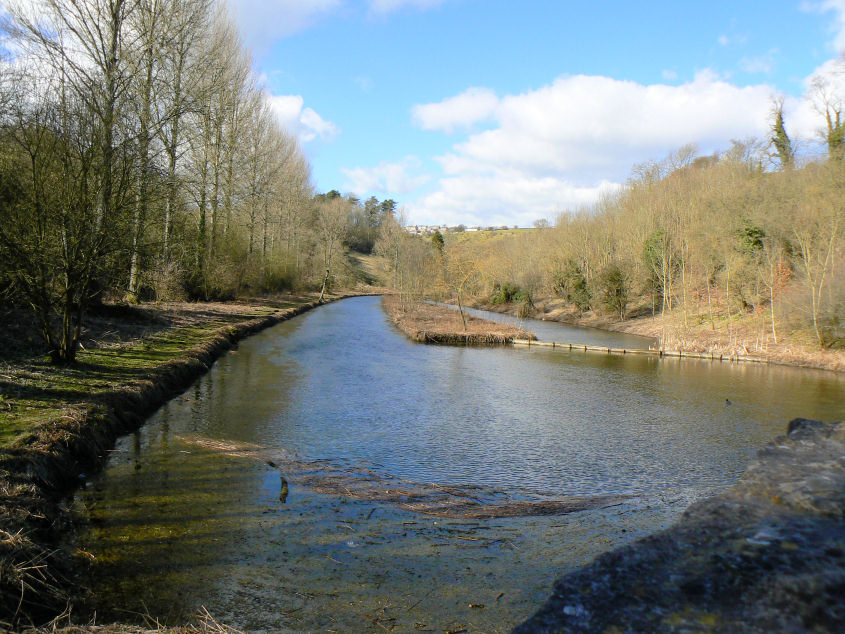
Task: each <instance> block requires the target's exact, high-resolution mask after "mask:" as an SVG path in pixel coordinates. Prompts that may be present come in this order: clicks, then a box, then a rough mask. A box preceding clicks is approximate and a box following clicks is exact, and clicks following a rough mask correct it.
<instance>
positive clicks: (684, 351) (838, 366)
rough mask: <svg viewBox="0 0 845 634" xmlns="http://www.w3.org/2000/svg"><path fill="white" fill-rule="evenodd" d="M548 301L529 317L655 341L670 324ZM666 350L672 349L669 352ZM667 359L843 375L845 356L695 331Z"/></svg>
mask: <svg viewBox="0 0 845 634" xmlns="http://www.w3.org/2000/svg"><path fill="white" fill-rule="evenodd" d="M551 301H552V299H551V298H548V297H546V298H539V299H538V300H537V302H536V306H535V307H534V308H533V309H532V310H531V314H530V315H529V317H530V318H531V319H539V320H541V321H553V322H558V323H561V324H566V325H568V326H578V327H581V328H595V329H597V330H604V331H606V332H619V333H623V334H626V335H637V336H640V337H649V338H652V339H654V340H655V341H659V340H660V334H661V329H663V328H665V327H666V326H669V327H672V326H673V324H671V323H667V322H669V321H670V320H669V319H667V318H664V317H662V316H657V317H656V318H655V317H653V316H652V315H647V316H633V317H628V318H627V319H625V320H624V321H623V320H620V319H618V318H616V317H613V316H611V315H600V314H597V313H595V312H593V311H590V312H587V313H581V314H579V313H578V311H577V310H574V309H573V310H569V311H566V310H563V311H562V310H559V309H552V310H548V306H549V302H551ZM470 305H471V306H472V308H477V309H481V310H488V311H490V312H494V313H502V314H506V315H511V316H513V317H520V316H521V315H520V314H519V311H520V310H522V307H521V305H518V304H513V303H510V304H492V303H490V302H487V301H484V300H478V299H477V300H476V301H473V302H471V304H470ZM669 347H671V348H672V349H671V350H670V349H669ZM666 352H669V353H670V354H668V355H666V356H673V357H687V358H701V359H713V360H716V361H719V360H724V361H736V362H748V363H762V364H768V365H783V366H789V367H798V368H810V369H815V370H827V371H830V372H837V373H845V353H843V352H832V351H817V350H812V349H809V348H807V347H806V346H804V345H798V344H794V345H792V346H790V352H789V354H788V355H787V354H783V353H770V352H766V351H755V352H754V353H751V352H749V351H748V350H746V349H741V348H740V347H738V346H729V345H724V344H722V345H719V344H715V345H714V343H713V342H712V341H707V340H706V339H705V338H703V337H702V336H700V335H699V334H698V333H696V331H695V330H694V329H693V330H690V331H689V332H688V333H687V334H686V336H685V338H684V341H683V345H676V342H669V344H668V345H667V346H666Z"/></svg>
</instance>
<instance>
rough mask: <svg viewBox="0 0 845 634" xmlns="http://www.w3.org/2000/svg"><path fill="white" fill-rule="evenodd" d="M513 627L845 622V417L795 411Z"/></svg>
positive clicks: (524, 633) (765, 626)
mask: <svg viewBox="0 0 845 634" xmlns="http://www.w3.org/2000/svg"><path fill="white" fill-rule="evenodd" d="M514 631H515V632H516V633H518V634H528V633H534V632H654V631H664V632H699V631H720V632H806V631H815V632H843V631H845V422H839V423H830V424H828V423H822V422H819V421H812V420H806V419H795V420H793V421H792V422H791V423H790V424H789V432H788V435H787V436H782V437H779V438H778V439H776V440H775V441H774V442H772V443H770V444H769V445H768V446H766V447H765V448H764V449H762V450H760V451H759V452H758V455H757V458H756V460H755V461H754V462H753V463H752V464H751V465H750V466H749V468H748V470H747V471H746V473H745V475H744V476H743V477H742V478H741V479H740V481H739V482H738V483H737V484H736V485H735V486H733V487H732V488H730V489H728V490H727V491H726V492H724V493H722V494H720V495H717V496H715V497H712V498H709V499H707V500H703V501H701V502H698V503H696V504H694V505H692V506H691V507H690V508H689V509H688V510H687V511H686V512H685V514H684V515H683V517H682V518H681V520H679V522H678V523H677V524H676V525H675V526H674V527H672V528H670V529H668V530H666V531H664V532H662V533H659V534H657V535H654V536H651V537H648V538H645V539H643V540H640V541H638V542H636V543H635V544H632V545H631V546H628V547H625V548H622V549H620V550H617V551H614V552H610V553H607V554H605V555H602V556H600V557H598V558H597V559H596V560H595V561H594V562H593V563H592V564H590V565H589V566H586V567H585V568H582V569H580V570H578V571H576V572H574V573H572V574H570V575H567V576H566V577H563V578H562V579H560V580H558V581H557V583H556V584H555V588H554V593H553V595H552V597H551V598H550V599H549V600H548V601H547V603H546V604H545V605H544V606H543V608H542V609H541V610H540V611H539V612H537V614H535V615H534V616H533V617H532V618H530V619H529V620H528V621H526V622H525V623H523V624H522V625H520V626H519V627H517V628H516V629H515V630H514Z"/></svg>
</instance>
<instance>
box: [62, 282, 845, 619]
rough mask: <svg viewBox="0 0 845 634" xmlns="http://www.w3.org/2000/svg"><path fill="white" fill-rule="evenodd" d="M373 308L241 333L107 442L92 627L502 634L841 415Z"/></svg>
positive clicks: (95, 504)
mask: <svg viewBox="0 0 845 634" xmlns="http://www.w3.org/2000/svg"><path fill="white" fill-rule="evenodd" d="M380 301H381V300H380V298H378V297H361V298H353V299H347V300H343V301H341V302H337V303H334V304H329V305H327V306H325V307H321V308H319V309H317V310H314V311H311V312H309V313H306V314H303V315H301V316H299V317H296V318H295V319H292V320H290V321H287V322H284V323H282V324H279V325H278V326H275V327H273V328H271V329H268V330H266V331H264V332H262V333H260V334H258V335H255V336H253V337H251V338H250V339H248V340H245V341H243V342H241V344H240V345H239V347H238V348H237V349H236V350H234V351H232V352H231V353H229V354H227V355H226V356H225V357H223V358H222V359H220V360H219V361H218V362H217V363H216V364H215V366H214V367H213V368H212V370H211V371H210V372H209V373H208V374H207V375H205V376H203V377H202V378H201V379H199V380H198V381H197V383H196V384H194V386H192V388H190V389H189V390H188V391H187V392H185V393H184V394H182V395H181V396H179V397H177V398H175V399H173V400H172V401H171V402H170V403H168V404H167V405H165V406H164V407H162V408H161V409H160V410H159V411H158V412H156V413H155V414H154V415H153V416H152V417H151V418H150V420H149V421H148V422H147V423H146V425H145V426H144V427H143V428H142V429H140V430H139V431H138V432H136V433H135V434H132V435H130V436H127V437H125V438H123V439H121V440H120V441H119V443H118V445H117V446H116V448H115V450H114V451H113V452H112V455H111V457H110V459H109V462H108V465H107V467H106V469H105V470H104V471H103V473H102V474H100V475H98V476H96V477H93V478H91V479H90V480H89V481H88V482H86V485H85V487H84V488H83V489H82V490H81V491H80V493H79V494H78V495H77V497H76V499H75V505H76V509H77V510H78V511H79V512H80V515H81V516H82V517H84V518H87V528H86V530H85V531H84V532H83V535H82V537H81V541H80V546H81V548H82V549H84V550H85V551H86V552H88V553H89V554H90V555H91V556H92V557H93V560H94V564H93V566H92V579H91V585H92V589H93V599H92V601H91V605H90V609H91V610H92V612H93V611H96V614H97V619H98V620H99V621H101V622H102V621H107V620H113V619H117V620H121V621H134V622H144V620H145V619H154V620H156V621H159V622H162V623H180V622H184V621H185V620H186V619H188V618H189V617H190V616H191V615H194V614H196V613H197V611H198V610H199V609H200V608H202V607H204V608H205V609H207V610H208V611H209V612H210V614H212V615H213V616H214V617H215V618H216V619H218V620H219V621H220V622H222V623H225V624H227V625H231V626H233V627H238V628H242V629H246V630H249V631H256V630H267V631H279V630H285V629H289V630H315V629H319V630H332V629H334V630H336V631H368V630H372V631H384V630H385V629H391V628H394V629H395V630H396V631H408V630H414V629H417V630H426V629H428V630H436V631H443V630H449V629H453V630H454V629H460V628H466V629H468V630H469V631H488V632H495V631H507V630H508V629H509V628H510V627H512V626H513V625H515V624H516V623H518V622H519V621H520V620H522V619H524V618H526V617H527V616H529V615H530V614H531V613H533V611H534V610H536V609H537V608H538V607H539V606H540V604H541V603H542V602H543V600H544V599H545V597H546V596H548V594H549V593H550V592H551V587H552V583H553V580H554V579H555V578H556V577H559V576H560V575H561V574H563V573H565V572H566V571H569V570H572V569H574V568H576V567H578V566H580V565H583V564H585V563H587V562H589V561H590V560H591V559H592V558H593V557H594V556H596V555H597V554H600V553H602V552H604V551H606V550H608V549H611V548H615V547H618V546H621V545H624V544H626V543H629V542H630V541H631V540H633V539H636V538H638V537H641V536H644V535H648V534H651V533H653V532H655V531H657V530H660V529H661V528H664V527H666V526H668V525H669V524H670V523H671V522H673V521H674V520H675V519H677V517H678V516H679V515H680V513H682V512H683V510H684V508H686V507H687V506H688V505H689V504H690V503H691V502H693V501H695V500H697V499H700V498H701V497H703V496H706V495H709V494H712V493H713V492H715V491H718V490H720V489H722V488H724V487H726V486H729V485H731V484H732V483H733V482H735V481H736V479H737V478H738V477H739V475H740V474H741V473H742V471H743V470H744V468H745V466H746V465H747V463H748V461H749V460H750V459H751V457H752V456H753V453H754V451H755V450H756V449H758V448H760V447H761V446H762V445H763V444H765V443H766V442H768V441H770V440H772V439H773V438H774V437H775V436H777V435H778V434H780V433H783V431H784V430H785V427H786V423H787V422H788V421H789V420H790V419H791V418H793V417H796V416H804V417H810V418H820V419H823V420H835V419H840V418H842V414H843V411H842V408H843V400H842V394H843V391H845V390H843V388H845V379H843V377H842V376H841V375H836V374H833V373H829V372H822V371H814V370H801V369H796V368H787V367H779V366H765V365H758V364H733V363H729V362H711V361H702V360H691V359H657V358H653V357H645V356H643V357H638V356H635V357H632V356H621V355H620V356H612V355H601V354H591V353H584V352H580V353H579V352H569V351H566V352H564V351H560V350H550V349H545V348H525V349H522V348H519V349H517V348H510V347H493V348H476V347H446V346H443V347H439V346H426V345H422V344H415V343H412V342H410V341H409V340H408V339H406V338H405V337H404V336H403V335H402V334H400V333H399V332H398V331H396V330H395V329H394V328H393V327H392V325H391V324H390V322H389V320H388V319H387V317H386V316H385V314H384V313H383V311H382V310H381V306H380ZM524 325H525V327H526V328H528V329H529V330H532V329H534V326H538V327H542V329H543V336H542V337H541V338H544V339H545V338H553V339H556V340H558V341H573V342H574V341H579V342H583V343H593V344H595V345H608V346H614V347H622V346H627V347H632V346H633V345H635V344H637V343H640V344H641V345H639V346H637V347H646V345H647V342H646V341H644V340H640V341H639V342H638V341H636V339H632V337H631V336H629V335H616V334H614V333H606V332H601V331H598V332H596V331H590V330H583V329H576V328H572V327H567V326H562V325H561V326H558V325H557V324H550V323H548V322H537V323H532V322H531V321H530V320H527V321H526V322H525V323H524ZM557 327H559V328H561V329H562V330H561V331H560V333H559V334H558V333H557V332H555V331H554V329H555V328H557ZM547 329H552V330H551V331H549V330H547ZM538 334H539V333H538ZM573 337H578V338H577V339H574V338H573ZM599 338H600V339H599ZM555 504H558V505H559V506H557V507H555V506H554V505H555ZM549 505H551V506H549ZM514 508H516V509H518V510H517V511H516V512H515V511H513V509H514ZM548 508H555V509H557V512H556V513H555V514H552V515H540V514H538V513H541V512H543V509H548ZM503 509H504V510H503ZM519 509H521V510H519ZM573 509H575V510H573ZM562 510H570V511H572V512H568V513H562V512H561V511H562Z"/></svg>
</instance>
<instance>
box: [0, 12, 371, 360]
mask: <svg viewBox="0 0 845 634" xmlns="http://www.w3.org/2000/svg"><path fill="white" fill-rule="evenodd" d="M8 5H9V6H8V9H9V16H8V17H7V19H6V22H5V23H4V24H3V25H2V26H3V29H2V31H0V33H3V32H5V37H4V38H3V41H2V42H0V44H2V47H0V55H3V54H4V52H5V55H4V56H3V58H2V59H0V295H2V297H3V298H4V300H5V301H11V302H13V303H16V304H25V305H29V306H31V307H32V308H33V310H34V314H35V316H36V319H37V322H38V326H39V328H40V330H41V332H42V334H43V338H44V341H45V344H46V347H47V349H48V350H49V353H50V354H51V356H52V358H53V360H54V361H55V362H63V363H64V362H71V361H73V360H74V358H75V353H76V350H77V346H78V342H79V336H80V330H81V328H82V324H83V322H84V317H85V313H86V310H87V309H88V308H89V307H90V305H91V303H92V302H102V301H127V302H137V301H140V300H168V299H202V300H207V299H227V298H232V297H235V296H237V295H239V294H244V293H256V292H267V291H281V290H289V289H300V288H319V285H320V284H321V283H322V282H323V281H324V280H327V281H330V280H334V279H338V280H342V279H343V276H344V275H345V273H344V268H343V267H342V266H340V264H338V261H339V260H340V259H341V258H342V257H343V250H342V249H339V248H338V246H339V240H340V239H341V238H342V237H343V236H344V235H345V234H344V233H343V232H344V230H345V228H346V225H347V224H348V223H347V221H348V218H349V217H351V216H354V214H353V213H352V211H354V210H355V209H358V208H359V207H360V205H357V206H356V205H355V204H354V201H349V200H347V199H344V198H339V197H334V196H333V197H331V199H327V198H326V197H325V196H323V197H319V196H315V195H314V192H313V188H312V185H311V180H310V166H309V165H308V162H307V160H306V159H305V157H304V155H303V154H302V152H301V150H300V148H299V146H298V143H297V140H296V139H295V138H294V137H293V136H291V135H290V134H289V133H288V132H286V131H285V130H284V129H283V128H282V127H281V126H280V124H279V122H278V121H277V120H276V118H275V116H274V115H273V113H272V111H271V108H270V105H269V101H268V99H267V97H266V94H265V92H264V90H263V89H262V87H261V86H260V85H259V82H258V80H257V79H256V75H255V73H254V72H253V69H252V61H251V59H250V56H249V54H248V53H247V52H246V50H245V49H244V47H243V45H242V44H241V42H240V40H239V34H238V31H237V28H236V26H235V25H234V23H233V21H232V18H231V17H230V15H229V14H228V12H227V10H226V8H225V6H224V5H223V4H222V3H218V2H217V1H216V0H43V2H41V3H40V4H39V3H32V2H23V1H20V2H18V1H15V2H10V3H8ZM335 198H337V199H335ZM339 216H340V220H339V221H338V217H339ZM338 222H340V226H339V225H338ZM327 270H330V271H331V276H330V278H328V277H326V274H325V272H326V271H327Z"/></svg>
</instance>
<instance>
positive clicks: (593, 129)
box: [408, 71, 774, 224]
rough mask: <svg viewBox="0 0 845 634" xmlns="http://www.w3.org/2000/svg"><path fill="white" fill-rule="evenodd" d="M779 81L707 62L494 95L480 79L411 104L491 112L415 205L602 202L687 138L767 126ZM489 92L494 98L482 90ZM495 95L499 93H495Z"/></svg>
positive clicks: (425, 214)
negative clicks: (674, 72) (683, 74)
mask: <svg viewBox="0 0 845 634" xmlns="http://www.w3.org/2000/svg"><path fill="white" fill-rule="evenodd" d="M773 92H774V91H773V89H772V87H770V86H768V85H763V84H761V85H756V86H747V87H739V86H735V85H733V84H731V83H728V82H727V81H725V80H724V79H721V78H719V77H718V76H716V75H715V74H714V73H712V72H709V71H703V72H700V73H698V74H697V75H696V76H695V78H694V79H693V80H692V81H690V82H686V83H684V84H681V85H678V86H670V85H666V84H651V85H644V84H639V83H636V82H631V81H621V80H617V79H613V78H610V77H602V76H586V75H575V76H564V77H560V78H558V79H557V80H555V81H554V82H553V83H551V84H549V85H547V86H544V87H542V88H540V89H538V90H534V91H531V92H527V93H524V94H519V95H507V96H503V97H501V98H495V95H493V94H492V93H490V92H489V91H484V90H483V89H474V90H473V92H470V91H467V92H465V93H461V94H460V95H458V96H456V97H452V98H450V99H446V100H444V101H442V102H440V103H437V104H426V105H425V106H424V110H421V109H420V107H416V108H415V109H414V117H415V120H416V121H417V123H418V124H419V125H421V126H422V127H425V128H427V129H432V130H451V129H454V128H456V127H458V126H464V127H466V126H467V125H470V124H471V123H473V122H477V121H479V120H482V119H484V118H485V117H488V118H490V120H491V126H490V127H489V129H486V130H483V131H480V132H476V133H474V134H469V135H467V136H466V137H464V138H463V139H462V140H460V141H459V142H458V143H456V144H454V145H453V146H452V149H451V151H450V152H448V153H447V154H446V155H444V156H441V157H439V159H438V160H439V161H440V163H441V165H442V168H443V172H444V177H443V178H442V179H441V180H440V181H439V183H438V188H437V190H436V191H434V192H433V193H431V194H429V195H428V196H426V197H424V198H422V199H420V200H418V201H416V202H414V203H411V204H409V205H408V209H409V212H410V214H411V216H412V218H413V219H414V220H416V221H426V220H430V221H432V222H435V221H440V220H441V219H442V220H443V221H447V222H450V223H451V222H453V221H457V222H464V223H465V224H470V223H480V224H513V223H514V222H515V221H516V222H518V223H519V224H530V222H531V221H532V220H533V219H536V218H540V217H551V218H553V217H554V216H555V215H556V214H557V213H558V212H560V211H561V210H563V209H566V208H573V207H579V206H582V205H584V204H589V203H592V202H595V201H596V200H597V199H598V197H599V195H600V194H601V192H604V191H607V190H608V188H612V187H613V185H612V184H613V183H619V182H622V181H624V180H625V179H626V178H627V176H628V174H629V173H630V169H631V166H632V165H634V164H635V163H639V162H643V161H645V160H648V159H652V158H655V159H656V158H661V157H663V156H665V155H666V154H667V153H669V152H670V151H672V150H674V149H677V148H678V147H680V146H682V145H684V144H685V143H689V142H695V143H697V144H698V145H699V146H700V148H701V150H702V152H711V151H713V150H715V149H723V148H726V147H728V146H729V145H730V140H731V139H733V138H743V137H746V136H748V135H750V134H752V135H758V136H764V135H766V134H767V132H768V125H769V124H768V117H769V113H770V109H771V95H772V94H773ZM479 95H480V96H486V99H487V101H484V100H483V99H480V98H479ZM491 97H492V98H491Z"/></svg>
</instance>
